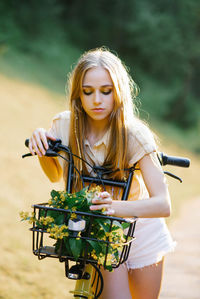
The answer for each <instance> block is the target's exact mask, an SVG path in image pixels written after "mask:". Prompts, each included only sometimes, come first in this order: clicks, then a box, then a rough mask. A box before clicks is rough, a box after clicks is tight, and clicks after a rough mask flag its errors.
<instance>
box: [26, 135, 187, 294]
mask: <svg viewBox="0 0 200 299" xmlns="http://www.w3.org/2000/svg"><path fill="white" fill-rule="evenodd" d="M48 143H49V149H48V150H47V151H46V156H48V157H58V156H60V157H62V158H63V159H65V160H66V161H67V162H68V176H67V185H66V191H67V192H68V193H69V194H71V193H72V187H73V177H74V172H75V171H76V172H77V173H78V175H79V178H80V179H81V181H82V184H83V186H85V183H89V186H90V185H92V184H96V185H101V186H103V188H104V189H105V185H109V186H117V187H120V188H122V189H123V194H122V197H121V200H127V198H128V194H129V190H130V186H131V182H132V178H133V175H134V171H135V170H137V168H136V165H134V166H133V167H131V168H129V169H126V171H127V173H128V177H127V179H126V180H124V181H119V180H112V179H109V178H108V176H109V175H110V174H111V173H112V171H110V170H107V169H105V168H103V167H97V166H92V165H90V164H89V163H88V162H86V161H84V162H85V163H87V164H88V165H89V166H90V167H91V168H92V169H93V171H94V173H95V176H86V175H83V174H82V173H80V172H79V170H78V169H76V168H75V166H74V164H73V159H74V158H80V157H78V156H76V155H73V153H72V152H71V151H70V149H69V147H67V146H64V145H62V143H61V140H56V141H52V140H49V141H48ZM25 144H26V146H28V140H26V142H25ZM60 152H64V153H65V154H66V156H63V155H61V154H60ZM27 156H31V154H25V155H23V156H22V157H23V158H24V157H27ZM158 158H159V161H160V163H161V165H163V166H164V165H167V164H168V165H176V166H181V167H189V165H190V161H189V160H188V159H186V158H181V157H172V156H167V155H164V154H163V153H160V154H159V155H158ZM164 173H165V174H167V175H170V176H172V177H173V178H176V179H178V180H179V181H180V182H182V180H181V179H180V178H179V177H177V176H176V175H174V174H172V173H169V172H164ZM33 209H34V215H35V216H34V217H35V219H34V221H33V226H32V228H30V230H31V231H32V233H33V236H32V242H33V254H34V255H36V256H37V257H38V259H39V260H41V259H43V258H46V257H51V258H58V259H59V261H60V262H64V263H65V275H66V277H67V278H69V279H74V280H76V281H77V282H76V286H75V289H74V290H73V291H70V293H72V294H73V297H74V298H86V299H92V298H95V299H97V298H99V297H100V295H101V293H102V290H103V277H102V274H101V267H104V269H106V268H107V269H108V268H109V269H114V268H117V267H119V265H121V264H122V263H124V262H125V261H126V260H127V259H128V255H129V251H130V247H131V244H132V242H133V241H134V231H135V226H136V222H137V218H136V217H134V218H133V219H124V218H120V217H113V216H106V215H103V214H100V213H96V214H95V213H92V212H90V213H88V212H82V211H74V213H75V215H76V217H75V219H74V220H73V219H71V218H70V215H71V210H69V209H62V208H53V207H50V206H49V205H48V204H47V203H44V204H37V205H34V206H33ZM52 213H54V215H58V216H60V217H61V218H62V222H63V224H68V229H69V231H70V236H69V238H68V239H69V240H70V239H71V240H75V239H77V237H78V238H80V240H82V242H83V243H84V245H85V246H84V251H82V252H79V256H78V257H77V256H76V257H74V255H73V253H72V252H71V254H70V251H67V250H66V248H65V246H67V245H66V244H65V242H64V241H63V239H61V240H60V241H59V242H58V243H59V245H58V243H57V245H56V246H57V248H56V247H55V246H49V245H48V242H47V240H46V239H47V238H46V236H47V235H49V233H48V231H47V229H46V227H45V225H44V224H39V223H40V220H41V218H42V217H46V216H47V215H52ZM55 213H57V214H55ZM99 219H101V220H103V221H105V223H106V225H107V227H106V230H107V232H112V229H113V226H114V225H115V224H116V223H119V224H120V226H122V225H124V227H125V226H126V227H127V229H126V231H125V232H124V240H123V244H120V249H117V252H118V256H117V258H116V256H111V261H108V254H109V251H110V248H111V247H112V246H113V243H114V242H113V241H112V240H110V239H109V236H107V237H106V238H105V239H102V238H100V239H99V238H96V237H95V236H92V235H91V231H92V227H93V226H94V223H95V221H97V220H99ZM91 242H94V243H93V244H99V243H101V244H103V245H104V247H105V254H104V257H103V260H102V262H101V266H100V265H99V264H98V261H97V260H95V259H94V256H93V255H92V253H91V248H90V244H91ZM46 244H47V245H46ZM71 262H72V263H73V265H72V266H70V263H71ZM108 262H109V265H108ZM108 266H109V267H108Z"/></svg>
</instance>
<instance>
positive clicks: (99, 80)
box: [80, 67, 114, 124]
mask: <svg viewBox="0 0 200 299" xmlns="http://www.w3.org/2000/svg"><path fill="white" fill-rule="evenodd" d="M113 89H114V86H113V83H112V80H111V77H110V74H109V72H108V71H107V70H106V69H104V68H103V67H94V68H91V69H89V70H88V71H87V72H86V73H85V76H84V77H83V82H82V89H81V94H80V99H81V103H82V106H83V109H84V110H85V112H86V114H87V116H88V117H89V119H90V120H92V121H96V122H99V121H101V124H103V123H104V124H105V123H106V122H108V121H109V116H110V114H111V112H112V111H113V108H114V90H113Z"/></svg>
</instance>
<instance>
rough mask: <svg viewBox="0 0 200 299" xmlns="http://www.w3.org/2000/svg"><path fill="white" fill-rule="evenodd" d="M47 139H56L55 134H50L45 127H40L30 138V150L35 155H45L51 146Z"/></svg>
mask: <svg viewBox="0 0 200 299" xmlns="http://www.w3.org/2000/svg"><path fill="white" fill-rule="evenodd" d="M47 139H51V140H53V141H55V140H56V138H55V137H54V136H52V135H51V134H49V133H48V132H47V131H46V130H45V129H43V128H38V129H36V130H35V131H34V132H33V134H32V136H31V137H30V139H29V150H30V152H31V154H32V155H33V156H34V155H35V154H37V155H38V156H39V157H42V156H44V155H45V153H46V150H47V149H48V148H49V146H48V142H47Z"/></svg>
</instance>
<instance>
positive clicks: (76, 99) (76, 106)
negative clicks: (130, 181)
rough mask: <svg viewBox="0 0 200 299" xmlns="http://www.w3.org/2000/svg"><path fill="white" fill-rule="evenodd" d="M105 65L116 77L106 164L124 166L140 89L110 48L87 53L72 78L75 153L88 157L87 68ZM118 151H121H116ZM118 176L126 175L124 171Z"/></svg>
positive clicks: (77, 163)
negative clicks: (84, 84) (83, 93)
mask: <svg viewBox="0 0 200 299" xmlns="http://www.w3.org/2000/svg"><path fill="white" fill-rule="evenodd" d="M98 66H100V67H103V68H105V69H106V70H107V71H108V72H109V74H110V77H111V79H112V82H113V87H114V88H113V91H114V109H113V112H112V113H111V115H110V128H111V134H110V136H111V137H110V141H109V145H108V151H107V156H106V159H105V162H104V165H106V166H107V167H109V168H110V169H113V170H114V169H124V168H125V167H127V166H128V157H127V155H128V154H127V143H128V142H127V139H128V131H127V129H128V124H129V123H130V122H133V119H134V118H135V117H136V113H135V112H136V108H135V105H134V102H133V101H134V99H135V98H136V96H137V93H138V88H137V86H136V84H135V82H134V81H133V80H132V78H131V77H130V76H129V74H128V71H127V69H126V67H125V65H124V64H123V63H122V61H121V60H120V59H119V58H118V57H117V56H116V55H114V54H113V53H111V52H110V51H109V50H107V49H106V48H104V47H103V48H97V49H93V50H90V51H88V52H86V53H84V54H83V55H82V56H81V57H80V59H79V61H78V63H77V65H76V66H75V68H74V70H73V72H72V73H71V74H70V76H69V80H68V85H67V87H68V100H69V104H70V110H71V124H70V144H69V145H70V148H71V150H72V152H73V153H74V154H76V155H79V156H80V157H82V158H83V159H85V152H84V139H85V127H86V113H85V111H84V110H83V108H82V105H81V100H80V93H81V88H82V81H83V78H84V75H85V73H86V72H87V70H89V69H91V68H93V67H98ZM116 150H117V153H116ZM74 163H75V166H76V167H77V168H78V169H79V170H81V171H82V170H84V172H85V171H86V168H85V166H84V163H82V161H81V160H79V159H75V160H74ZM116 176H118V178H122V177H123V172H119V173H118V174H117V175H116Z"/></svg>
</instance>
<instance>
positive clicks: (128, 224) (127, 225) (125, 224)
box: [122, 222, 130, 229]
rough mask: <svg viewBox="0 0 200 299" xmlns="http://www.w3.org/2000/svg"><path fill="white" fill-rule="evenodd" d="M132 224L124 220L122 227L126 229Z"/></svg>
mask: <svg viewBox="0 0 200 299" xmlns="http://www.w3.org/2000/svg"><path fill="white" fill-rule="evenodd" d="M129 226H130V223H127V222H123V223H122V227H123V229H126V228H128V227H129Z"/></svg>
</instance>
